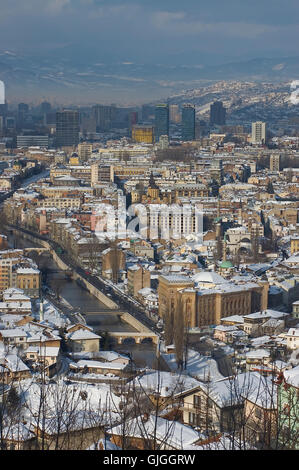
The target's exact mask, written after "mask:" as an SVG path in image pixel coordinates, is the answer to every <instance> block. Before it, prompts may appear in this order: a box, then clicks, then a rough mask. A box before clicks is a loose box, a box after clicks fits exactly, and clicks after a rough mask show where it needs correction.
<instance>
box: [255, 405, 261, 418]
mask: <svg viewBox="0 0 299 470" xmlns="http://www.w3.org/2000/svg"><path fill="white" fill-rule="evenodd" d="M254 414H255V417H256V418H258V419H261V418H262V410H261V409H260V408H257V407H256V408H255V410H254Z"/></svg>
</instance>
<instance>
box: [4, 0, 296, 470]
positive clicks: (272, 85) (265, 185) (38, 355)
mask: <svg viewBox="0 0 299 470" xmlns="http://www.w3.org/2000/svg"><path fill="white" fill-rule="evenodd" d="M32 3H34V2H32ZM45 3H47V5H48V6H47V8H46V10H45V12H46V14H47V15H48V16H49V18H50V19H49V21H52V19H53V18H56V19H57V20H58V19H59V18H60V17H59V15H61V14H63V13H68V14H69V15H70V17H71V18H72V21H74V24H77V23H76V22H77V21H78V19H75V17H74V16H73V17H72V16H71V15H72V14H73V15H75V12H77V13H78V14H79V10H80V8H81V7H82V5H83V4H84V8H86V10H84V12H85V13H84V15H88V11H89V9H90V13H91V12H94V10H93V9H94V8H98V5H97V7H96V3H97V2H93V1H90V2H83V1H82V2H81V1H80V2H78V5H77V4H76V2H74V3H73V2H56V3H55V2H52V1H50V0H49V1H48V0H47V2H45ZM104 3H106V2H104ZM117 3H118V2H117ZM124 3H126V2H124ZM140 3H142V2H140ZM166 3H168V1H165V4H166ZM187 3H188V2H187ZM191 3H193V0H190V5H188V6H186V12H185V13H184V14H183V13H182V12H180V11H179V10H176V9H174V10H173V11H171V12H170V11H169V12H168V13H167V12H166V11H163V12H160V16H159V19H157V17H155V18H156V20H155V21H156V23H155V24H157V25H160V26H161V25H163V28H165V31H164V30H163V34H164V36H165V41H166V42H165V45H164V49H165V51H166V52H165V54H166V55H167V57H172V56H171V54H170V52H167V51H168V49H167V47H170V46H169V45H168V46H167V44H168V43H167V40H166V37H168V35H169V37H171V39H172V41H174V42H175V41H176V40H175V39H174V36H173V34H174V33H173V31H172V30H171V31H172V32H170V29H169V28H170V27H169V23H168V21H170V19H169V18H171V20H173V21H175V25H176V29H175V31H179V32H180V31H181V32H180V34H179V35H178V38H179V41H183V40H182V36H181V35H182V34H183V33H184V34H183V35H187V34H188V33H187V32H186V31H187V30H185V29H182V30H180V28H183V25H182V21H183V20H184V21H186V23H187V19H189V16H188V14H189V13H188V12H189V8H191ZM216 3H217V2H216ZM233 3H234V2H228V4H233ZM261 3H269V2H267V1H266V2H261ZM290 3H292V2H290ZM54 4H55V5H54ZM174 4H176V2H174ZM174 4H173V8H174ZM76 5H77V6H76ZM129 7H130V8H131V7H132V5H131V4H129V2H128V8H129ZM72 8H73V10H72ZM82 8H83V7H82ZM114 8H115V10H113V15H116V11H117V15H118V14H119V15H124V22H127V21H129V20H128V17H127V16H126V15H125V13H124V10H123V9H121V7H120V6H115V7H114ZM140 8H141V7H140ZM148 8H149V7H148ZM165 8H166V5H165ZM194 8H195V10H194V11H196V12H197V10H198V9H196V7H194ZM219 8H220V7H219ZM244 8H245V7H244ZM77 9H78V10H77ZM118 9H120V10H119V11H118ZM108 10H109V8H108V7H106V6H103V7H101V10H97V13H98V15H99V16H98V18H102V16H103V17H104V18H106V16H105V15H107V18H108V16H109V15H112V13H111V11H110V10H109V12H108ZM245 10H246V11H247V9H246V8H245ZM245 10H244V12H245ZM80 11H81V10H80ZM134 11H135V10H134ZM190 11H191V10H190ZM99 12H101V15H100V13H99ZM108 13H109V15H108ZM135 13H136V15H138V14H139V10H138V9H137V7H136V11H135ZM162 13H163V15H164V16H163V15H162ZM166 13H167V15H166ZM274 13H275V12H272V14H273V15H274ZM26 14H27V13H26ZM38 14H41V13H40V12H39V13H38ZM246 14H247V13H246ZM7 15H8V16H7V17H9V13H7ZM51 15H52V16H53V18H52V16H51ZM244 15H245V13H244ZM86 17H87V16H86ZM17 18H18V15H17V14H16V21H17ZM51 18H52V19H51ZM109 18H110V16H109ZM113 18H114V16H113ZM136 18H137V16H136ZM161 18H162V19H163V22H162V19H161ZM166 18H167V21H166ZM271 18H272V17H271ZM25 19H26V18H25ZM272 20H273V25H274V17H273V18H272ZM82 21H83V20H82ZM90 21H91V30H92V27H93V23H92V21H93V20H90ZM99 21H101V20H100V19H99ZM107 21H108V20H107ZM109 21H110V20H109ZM111 21H112V20H111ZM115 21H116V22H117V21H118V20H117V19H116V17H115ZM130 21H132V19H131V17H130ZM136 21H137V19H136ZM223 21H224V20H223ZM252 21H253V20H252ZM217 24H218V26H219V25H222V27H223V28H224V26H223V25H224V24H225V23H224V22H223V23H217ZM227 24H229V26H230V28H231V29H230V31H235V32H234V35H236V34H237V33H236V31H237V30H234V28H233V25H235V24H236V23H233V20H231V21H230V22H229V23H227ZM242 24H243V23H242ZM190 25H191V26H192V28H195V20H194V23H192V22H191V23H190V24H189V27H191V26H190ZM185 26H186V25H185ZM206 26H209V28H207V31H206V30H204V31H205V34H207V35H208V34H209V32H210V29H211V30H212V24H211V23H207V25H206ZM247 26H248V27H249V26H250V27H253V26H252V25H251V24H247ZM255 26H257V25H255ZM152 27H153V26H152ZM219 27H220V26H219ZM268 27H269V30H268V29H267V28H266V29H263V34H265V35H266V33H267V32H268V34H272V29H271V28H270V25H268ZM139 28H140V25H139ZM139 28H138V31H139ZM167 28H168V29H167ZM186 28H187V27H186ZM273 28H274V26H273ZM249 30H250V28H249ZM249 30H247V29H246V31H245V30H244V32H243V34H241V35H240V38H241V39H240V47H241V45H243V46H242V47H244V48H245V45H246V44H247V43H246V41H247V40H248V38H249V36H250V37H251V33H250V31H249ZM192 31H193V30H192ZM194 31H195V32H196V34H199V35H200V34H202V29H201V28H199V29H198V24H197V23H196V28H195V30H194ZM217 31H218V30H217ZM224 31H226V29H224V30H223V32H222V34H223V38H225V37H226V36H225V33H224ZM238 31H239V29H238ZM255 31H256V32H255V34H256V35H259V34H260V33H259V32H258V31H259V30H258V29H256V30H255ZM265 31H266V32H265ZM195 32H194V33H192V34H195ZM291 33H292V34H295V33H294V32H292V31H291V28H290V32H289V34H291ZM32 34H33V33H32ZM51 34H52V33H51ZM59 34H60V32H59V30H58V32H57V41H58V40H61V38H59ZM86 34H87V39H88V37H89V34H91V32H89V33H86ZM130 34H131V33H130ZM130 34H129V33H128V37H127V38H126V40H127V41H128V44H130V47H131V48H132V50H135V49H134V47H135V48H136V51H135V52H136V54H137V52H138V45H137V44H136V46H134V47H133V45H132V44H131V36H130ZM146 34H147V31H146V30H145V31H144V35H145V36H146ZM219 34H220V33H219ZM231 34H232V33H231ZM238 34H239V33H238ZM0 35H1V33H0ZM45 35H47V30H46V31H45ZM164 36H163V37H164ZM45 37H46V36H45ZM80 37H81V36H80ZM124 37H125V36H124ZM184 37H185V36H184ZM16 38H17V35H16ZM244 38H245V39H244ZM87 39H86V41H87ZM27 40H28V47H29V45H30V44H31V40H30V34H28V39H27ZM78 40H79V39H78ZM243 40H244V44H243V43H242V41H243ZM251 40H252V41H254V39H252V38H251ZM269 41H270V39H269ZM25 42H26V41H25ZM107 42H108V40H107ZM245 43H246V44H245ZM282 43H283V41H282ZM47 44H48V43H47ZM86 44H87V43H86ZM86 44H85V45H86ZM175 44H178V43H176V42H175ZM83 45H84V43H83V42H82V47H83ZM141 45H142V47H145V46H144V43H143V42H142V41H141ZM212 45H213V44H212V42H211V44H210V46H207V48H208V47H212ZM229 45H230V42H228V45H226V42H225V40H224V43H223V46H222V47H223V59H222V57H221V58H220V57H218V56H217V55H216V52H215V51H214V52H213V50H212V49H211V51H210V52H209V53H208V49H207V56H209V54H210V55H211V57H210V59H209V60H208V59H205V60H206V63H205V65H204V66H203V67H202V68H201V67H199V69H198V70H199V72H198V78H197V79H196V78H195V74H194V70H195V69H194V67H195V65H194V64H193V65H192V66H191V65H189V67H190V71H189V68H188V67H187V65H186V67H185V69H184V74H185V75H184V77H183V76H179V73H178V70H177V69H178V67H179V65H178V64H177V63H175V62H173V65H172V66H171V65H169V63H165V68H164V69H163V74H164V75H165V76H162V75H161V76H159V73H162V72H160V71H159V70H158V69H157V68H156V69H154V68H151V73H152V76H150V72H149V75H148V80H149V81H148V82H147V84H145V83H142V86H148V87H149V90H148V94H146V93H145V94H144V99H142V93H143V92H142V90H143V88H140V87H139V85H140V83H139V81H141V80H143V79H141V78H140V77H139V75H138V74H141V68H142V67H139V68H138V67H137V66H136V68H135V72H134V67H133V64H134V62H129V60H128V59H127V57H129V56H128V55H125V54H124V52H123V48H125V46H126V41H125V42H124V44H123V45H121V46H119V47H120V50H119V54H121V53H123V54H124V55H123V62H122V67H128V68H127V71H128V73H127V76H126V78H125V79H124V82H125V83H127V82H130V85H125V84H124V85H123V88H119V86H118V85H117V84H116V82H115V81H114V78H115V77H114V78H112V75H109V73H108V72H109V68H107V71H106V72H105V74H106V75H105V77H106V78H105V79H106V80H108V82H109V80H110V78H111V83H110V85H111V88H109V93H108V91H107V95H106V99H105V98H102V95H101V94H99V95H98V98H96V97H94V96H96V95H97V94H96V92H95V90H96V86H100V83H101V82H100V80H101V79H102V78H100V77H99V76H97V75H96V74H94V71H93V69H92V66H91V65H90V68H89V69H88V71H89V72H88V73H89V75H88V74H87V73H86V82H85V86H84V84H83V81H84V76H85V68H86V67H87V64H88V60H89V59H88V57H89V56H86V57H85V58H84V54H83V53H82V64H81V66H80V61H78V63H76V64H77V65H76V67H78V70H82V72H81V73H82V77H83V78H82V80H83V81H82V83H81V82H80V87H82V88H80V92H79V84H78V83H77V84H74V82H73V81H72V80H71V79H68V80H69V81H66V80H67V79H66V74H67V73H69V72H70V71H72V70H73V72H74V70H75V68H74V67H75V65H74V64H73V63H72V62H71V60H75V59H74V58H73V56H71V54H70V52H69V54H70V55H69V62H68V63H67V60H66V59H65V62H64V65H62V68H63V67H65V75H63V76H62V75H61V76H60V78H61V77H62V79H63V80H64V82H65V83H64V85H63V86H65V87H66V88H68V90H67V91H66V92H65V99H64V96H63V93H64V92H63V91H61V90H63V88H61V87H62V84H61V81H59V80H58V79H57V81H56V80H53V83H54V84H53V83H52V85H51V90H50V88H49V86H48V84H47V85H45V76H47V80H48V79H49V73H50V72H49V71H48V69H47V67H49V68H51V67H52V66H51V63H52V60H54V59H55V53H56V52H55V50H54V52H53V51H52V52H53V54H52V55H51V54H50V52H49V51H48V49H46V45H45V46H44V51H45V56H43V59H42V60H41V61H40V73H41V76H40V77H39V76H38V65H37V62H34V61H33V59H32V61H31V62H30V63H29V59H28V62H27V65H26V67H25V65H24V64H25V59H24V61H23V62H22V64H21V65H20V66H19V68H14V67H15V64H16V62H15V61H16V60H17V59H16V58H17V57H18V55H17V54H15V53H12V52H9V50H8V49H9V48H8V45H7V44H6V43H5V45H4V46H3V47H7V50H5V52H4V50H3V52H2V53H0V420H1V421H0V447H1V450H2V451H10V450H13V451H27V450H28V451H32V452H33V451H35V450H39V451H50V450H53V451H60V450H68V451H82V450H89V451H98V452H96V456H98V455H100V456H102V457H101V458H102V463H104V464H108V465H114V464H121V465H123V464H125V465H129V466H131V467H134V466H136V465H137V464H140V465H144V463H145V462H147V464H149V465H153V466H157V465H158V464H162V465H163V464H166V463H169V464H189V463H191V464H192V463H194V461H195V460H194V459H197V458H198V459H199V458H200V456H201V454H200V453H199V451H200V450H204V451H209V452H211V453H212V454H213V455H214V453H216V454H217V452H216V451H234V450H239V451H255V450H256V451H265V450H272V451H274V450H276V451H281V450H298V449H299V434H298V430H299V426H298V408H299V114H298V109H299V108H298V106H299V98H298V97H297V95H298V90H299V80H297V77H296V76H295V75H294V73H293V72H292V71H293V70H296V67H298V61H296V60H295V59H294V60H293V59H292V60H287V58H284V59H283V63H280V62H279V61H280V59H281V57H286V56H285V55H284V50H283V49H282V46H281V50H280V49H279V50H278V52H277V54H279V55H278V56H275V57H274V58H273V61H274V62H271V67H272V69H273V76H272V77H271V74H268V72H267V73H266V72H265V70H264V68H262V67H260V73H258V72H257V71H256V69H255V68H254V67H257V68H258V66H257V65H256V62H255V56H254V51H255V47H256V46H254V44H253V46H252V47H253V49H252V51H251V52H250V54H249V49H248V56H246V55H244V60H246V61H247V62H246V64H247V63H248V64H249V63H250V60H252V61H253V62H254V63H255V65H254V66H253V65H252V70H251V71H250V73H249V72H248V73H247V69H246V70H245V68H246V67H245V65H244V67H243V69H242V73H241V72H240V71H239V72H237V71H236V70H237V68H238V67H239V65H238V64H239V63H241V61H239V62H238V63H237V62H236V57H237V56H236V57H235V56H233V51H231V55H228V52H227V50H228V49H229ZM266 45H267V41H266V39H265V46H264V47H265V49H264V50H263V51H261V52H260V53H261V54H267V51H270V49H266ZM166 46H167V47H166ZM16 47H17V46H16V44H14V43H13V41H12V49H13V48H16ZM30 47H31V46H30ZM36 47H37V48H38V47H41V46H40V45H38V44H37V45H36ZM47 47H48V46H47ZM53 47H54V46H53ZM55 47H56V46H55ZM86 47H87V46H86ZM103 47H104V46H103ZM111 47H112V46H111ZM151 47H154V46H153V45H151ZM172 47H175V46H174V45H173V46H172ZM182 47H183V45H182ZM184 47H185V46H184ZM217 47H218V46H217ZM226 47H227V48H228V49H227V50H226V49H225V48H226ZM267 47H270V46H267ZM161 48H162V46H161ZM12 49H11V50H12ZM162 49H163V48H162ZM164 49H163V50H164ZM24 50H25V49H24ZM42 50H43V48H41V51H42ZM46 50H47V54H48V56H47V54H46ZM63 50H64V49H63V48H62V52H61V51H60V52H59V54H62V55H63V53H64V52H63ZM68 50H69V49H68ZM80 50H81V49H78V54H79V53H80ZM82 50H83V49H82ZM115 50H116V49H115ZM115 50H112V49H111V57H112V58H113V60H114V57H113V53H116V52H115ZM124 50H125V49H124ZM169 50H170V49H169ZM36 51H37V49H36ZM36 51H33V52H32V54H33V53H36V54H37V52H36ZM91 51H93V49H91ZM113 51H114V52H113ZM285 51H287V49H285ZM0 52H1V51H0ZM162 52H163V51H162V50H161V51H157V58H156V60H157V61H158V60H159V57H160V54H162ZM179 52H181V53H183V50H182V51H180V50H178V57H181V56H179ZM39 53H40V52H39ZM22 54H23V57H25V55H24V54H25V52H24V53H22ZM106 54H107V57H108V56H109V47H108V45H107V50H106ZM148 54H149V59H150V53H149V52H148ZM188 54H189V52H188ZM188 54H186V61H187V59H188V57H189V55H188ZM217 54H218V52H217ZM269 54H270V53H269ZM294 54H295V52H294V51H292V50H290V53H289V55H288V57H292V58H293V56H294ZM220 55H221V54H220ZM224 56H225V57H227V60H226V62H225V57H224ZM32 57H33V55H32ZM38 57H39V56H38V55H36V58H38ZM47 57H48V59H47ZM61 57H62V56H61ZM61 57H60V55H59V60H58V52H57V68H56V69H53V70H52V72H51V73H52V74H53V75H52V77H54V74H56V73H57V74H59V72H58V70H59V67H60V65H59V64H60V63H62V62H59V61H61V60H62V59H61ZM66 57H67V56H66ZM130 57H131V56H130ZM132 57H133V56H132ZM136 57H137V55H136ZM204 57H205V56H204V55H203V60H204ZM261 57H262V56H261V55H258V54H257V55H256V61H260V60H261ZM271 57H272V56H271ZM83 59H84V60H85V61H86V63H85V62H84V60H83ZM253 59H254V60H253ZM34 60H35V59H34ZM36 60H37V59H36ZM93 60H94V61H96V60H100V57H99V58H97V57H95V56H94V57H93ZM107 60H108V59H107ZM111 60H112V59H111ZM132 60H133V59H132ZM136 60H137V59H136ZM169 60H170V59H169ZM173 60H174V59H173ZM177 60H181V58H180V59H177ZM188 60H189V59H188ZM281 60H282V59H281ZM233 61H234V64H235V67H232V66H229V64H232V62H233ZM214 62H215V63H214ZM111 63H112V62H111ZM157 63H158V62H157ZM277 63H278V65H279V66H278V65H277ZM11 64H13V65H11ZM28 64H29V65H30V67H31V72H30V73H29V65H28ZM145 64H146V61H145V60H144V64H143V68H142V70H143V72H142V73H144V74H146V73H147V72H146V70H147V68H146V67H145ZM221 64H227V65H226V66H224V65H223V66H222V65H221ZM273 64H274V65H273ZM275 64H276V65H275ZM289 64H291V66H292V67H293V68H290V69H288V67H291V66H290V65H289ZM93 66H94V62H93ZM102 66H103V64H102ZM216 66H217V67H216ZM72 67H73V69H72ZM80 67H81V68H80ZM109 67H111V70H112V65H111V64H110V66H109ZM129 67H131V68H129ZM147 67H149V68H150V66H149V65H148V64H147ZM171 67H173V72H171ZM192 67H193V68H192ZM191 68H192V70H191ZM203 69H204V71H206V70H207V72H206V75H205V74H203V75H200V73H201V71H202V70H203ZM76 70H77V69H76ZM103 70H104V69H103ZM129 70H130V71H129ZM221 70H223V73H222V77H221ZM240 70H241V69H240ZM289 70H291V72H289ZM229 71H230V73H231V75H230V76H229V74H228V72H229ZM73 72H72V73H73ZM70 73H71V72H70ZM76 73H77V72H76ZM79 73H80V72H78V74H79ZM103 73H104V72H103ZM110 73H111V74H112V71H110ZM113 73H114V72H113ZM119 73H120V72H119ZM134 73H136V75H134ZM298 73H299V67H298ZM42 74H44V75H42ZM46 74H48V75H46ZM188 74H189V75H190V76H189V80H188ZM242 74H243V75H242ZM87 75H88V76H87ZM129 75H130V76H129ZM153 76H155V77H156V78H155V81H156V88H155V87H154V86H153V81H151V85H149V83H150V80H153V78H152V77H153ZM166 76H167V78H165V77H166ZM24 77H25V78H24ZM33 77H34V79H33ZM75 78H76V77H75ZM77 78H78V77H77ZM134 78H135V80H136V100H134V87H133V85H134V83H133V85H132V81H133V80H134ZM166 79H167V85H165V86H164V88H163V85H162V82H163V80H166ZM97 80H98V83H96V81H97ZM119 80H120V79H119ZM171 81H172V83H173V84H172V85H169V83H170V82H171ZM158 82H159V86H158V85H157V84H158ZM22 83H23V85H22ZM163 83H164V82H163ZM56 85H57V95H55V86H56ZM22 86H23V96H22V98H21V100H20V99H19V97H20V93H22ZM126 86H128V88H126ZM76 87H78V88H76ZM114 88H115V94H113V89H114ZM85 89H86V94H85V91H84V90H85ZM91 92H94V93H95V95H92V93H91ZM120 96H121V97H122V98H121V99H120V98H119V97H120ZM136 451H143V453H141V454H140V453H138V452H136ZM165 452H166V453H165ZM90 454H91V453H90V452H89V453H88V455H90ZM147 454H148V455H149V457H148V458H147V460H146V458H145V457H142V455H147ZM9 455H11V454H9ZM84 455H85V454H84ZM92 455H94V453H93V454H92ZM221 455H222V454H221ZM257 455H259V454H257ZM197 456H198V457H197ZM97 458H98V457H97ZM106 459H107V460H106ZM163 459H164V460H163ZM197 461H198V462H199V460H197ZM197 461H196V462H197Z"/></svg>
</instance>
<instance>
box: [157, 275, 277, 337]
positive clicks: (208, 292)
mask: <svg viewBox="0 0 299 470" xmlns="http://www.w3.org/2000/svg"><path fill="white" fill-rule="evenodd" d="M211 274H215V273H208V272H206V273H204V272H203V273H199V275H198V276H197V278H199V277H200V278H201V282H200V283H199V282H198V281H196V276H195V277H194V279H192V278H190V277H188V276H182V275H180V276H179V275H168V276H166V275H163V276H159V286H158V294H159V316H160V317H161V318H163V317H164V316H165V315H167V314H169V313H170V312H172V313H173V314H175V313H176V312H177V310H178V306H179V305H180V306H181V307H180V310H183V312H184V313H185V315H186V318H187V319H188V322H189V326H190V327H191V328H193V327H203V326H208V325H219V324H220V323H221V319H222V318H224V317H228V316H231V315H242V314H243V315H244V314H249V313H251V312H255V311H257V310H261V309H265V308H266V307H267V301H268V288H269V286H268V284H267V283H265V284H264V285H263V284H262V283H261V284H260V285H259V284H257V283H247V284H244V285H240V286H239V285H235V284H234V283H229V282H225V283H223V282H222V281H221V280H220V279H219V278H221V276H219V278H218V277H217V278H216V277H215V276H212V277H211V276H210V275H211ZM214 277H215V279H214ZM205 279H207V282H203V281H205ZM222 279H223V278H222ZM208 281H209V282H208ZM223 281H224V279H223ZM257 306H259V308H258V309H257V308H256V307H257Z"/></svg>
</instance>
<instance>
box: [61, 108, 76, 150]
mask: <svg viewBox="0 0 299 470" xmlns="http://www.w3.org/2000/svg"><path fill="white" fill-rule="evenodd" d="M78 143H79V113H78V111H73V110H63V111H57V113H56V146H57V147H73V146H77V145H78Z"/></svg>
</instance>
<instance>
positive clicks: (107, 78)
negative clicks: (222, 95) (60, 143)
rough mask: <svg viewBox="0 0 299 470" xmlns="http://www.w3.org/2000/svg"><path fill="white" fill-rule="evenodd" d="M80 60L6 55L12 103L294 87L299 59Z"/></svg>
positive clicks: (0, 57)
mask: <svg viewBox="0 0 299 470" xmlns="http://www.w3.org/2000/svg"><path fill="white" fill-rule="evenodd" d="M105 60H106V62H104V61H100V60H98V58H96V57H95V58H94V60H92V59H91V58H90V57H89V58H87V57H86V58H85V57H84V56H82V55H80V51H78V57H77V59H76V58H74V55H73V54H72V55H68V54H67V53H66V52H65V54H64V53H60V54H59V55H58V56H55V54H52V55H47V56H46V57H40V56H29V55H25V54H20V53H17V52H15V51H7V50H6V51H0V80H2V81H3V82H4V83H5V86H6V99H7V101H8V103H17V102H20V101H24V102H27V103H37V102H40V101H42V100H48V101H51V102H52V103H53V104H62V103H63V104H65V105H66V104H77V105H90V104H93V103H107V104H108V103H112V102H113V103H116V104H118V105H124V106H126V105H128V106H129V105H134V104H141V103H147V102H155V101H157V100H162V99H167V98H168V97H169V96H171V95H174V94H178V93H180V92H181V91H182V90H186V89H194V88H200V87H203V86H208V85H211V84H213V83H215V82H217V81H229V80H239V81H251V82H262V81H270V82H271V83H275V82H288V81H289V82H291V81H292V80H296V79H297V78H299V57H285V58H275V59H274V58H269V59H268V58H264V59H263V58H258V59H253V60H247V61H240V62H228V63H224V64H215V65H204V64H198V65H187V64H182V65H169V64H150V63H133V62H126V61H124V62H120V61H119V62H112V61H111V62H109V60H108V59H107V57H106V58H105Z"/></svg>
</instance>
